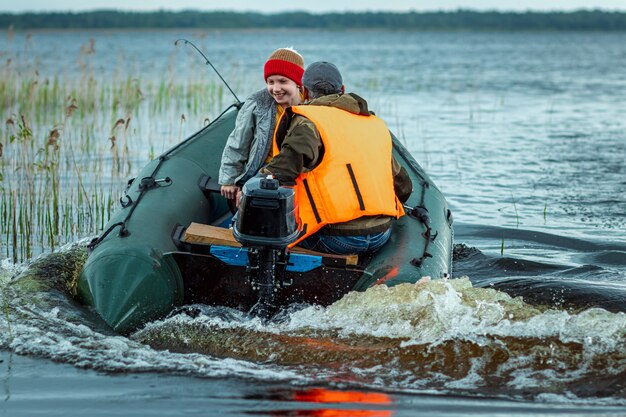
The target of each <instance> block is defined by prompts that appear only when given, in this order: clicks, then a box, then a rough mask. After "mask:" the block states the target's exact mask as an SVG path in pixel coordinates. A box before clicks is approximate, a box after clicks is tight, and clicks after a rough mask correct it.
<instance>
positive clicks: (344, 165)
mask: <svg viewBox="0 0 626 417" xmlns="http://www.w3.org/2000/svg"><path fill="white" fill-rule="evenodd" d="M291 111H292V112H293V113H296V114H300V115H302V116H304V117H306V118H307V119H309V120H310V121H311V122H313V124H314V125H315V127H316V128H317V130H318V131H319V133H320V136H321V138H322V143H323V144H324V154H323V157H322V160H321V162H320V163H319V164H318V165H317V166H316V167H315V168H314V169H313V170H311V171H309V172H305V173H301V174H300V175H299V176H298V177H297V178H296V185H295V194H296V203H297V205H298V213H299V221H300V225H301V226H302V228H303V230H304V232H303V234H302V235H301V236H300V237H299V239H298V240H297V241H296V242H294V243H293V244H292V245H290V246H294V245H296V244H297V243H298V242H300V241H302V240H303V239H306V238H307V237H309V236H311V235H312V234H314V233H315V232H317V231H318V230H319V229H321V228H322V227H324V226H325V225H327V224H335V223H343V222H347V221H350V220H354V219H357V218H359V217H362V216H378V215H386V216H391V217H395V218H399V217H401V216H402V215H403V214H404V209H403V207H402V203H401V202H400V201H399V200H398V198H397V197H396V194H395V191H394V187H393V174H392V164H391V161H392V140H391V134H390V133H389V129H388V128H387V125H385V122H383V121H382V120H381V119H380V118H378V117H376V116H374V115H370V116H365V115H357V114H353V113H350V112H347V111H345V110H341V109H338V108H335V107H329V106H313V105H305V106H293V107H291ZM283 117H285V115H283ZM280 125H281V123H278V124H277V129H276V131H275V132H274V141H273V142H274V143H273V146H274V154H275V155H276V154H278V150H279V149H280V145H281V144H282V139H284V138H278V137H277V135H276V132H277V131H278V126H280Z"/></svg>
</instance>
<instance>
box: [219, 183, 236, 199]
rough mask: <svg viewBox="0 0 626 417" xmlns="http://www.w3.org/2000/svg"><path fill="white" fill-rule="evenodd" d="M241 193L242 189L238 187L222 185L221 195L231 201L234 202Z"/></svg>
mask: <svg viewBox="0 0 626 417" xmlns="http://www.w3.org/2000/svg"><path fill="white" fill-rule="evenodd" d="M239 191H240V188H239V187H238V186H236V185H222V188H221V189H220V194H222V196H224V197H226V198H227V199H229V200H234V199H236V198H237V193H238V192H239Z"/></svg>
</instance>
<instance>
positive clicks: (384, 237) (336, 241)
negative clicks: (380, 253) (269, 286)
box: [298, 228, 391, 255]
mask: <svg viewBox="0 0 626 417" xmlns="http://www.w3.org/2000/svg"><path fill="white" fill-rule="evenodd" d="M390 236H391V228H389V229H387V230H386V231H384V232H380V233H374V234H371V235H363V236H335V235H322V234H319V233H316V234H314V235H313V236H310V237H308V238H306V239H305V240H303V241H302V242H300V244H299V245H298V246H300V247H302V248H304V249H309V250H315V251H318V252H326V253H334V254H337V255H350V254H357V255H358V254H362V253H365V252H376V251H377V250H379V249H380V248H382V247H383V245H384V244H385V243H387V241H388V240H389V237H390Z"/></svg>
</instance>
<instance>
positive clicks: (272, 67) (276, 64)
mask: <svg viewBox="0 0 626 417" xmlns="http://www.w3.org/2000/svg"><path fill="white" fill-rule="evenodd" d="M303 73H304V59H302V55H300V54H299V53H298V52H296V51H295V50H294V49H292V48H280V49H277V50H275V51H274V52H272V55H270V57H269V58H268V59H267V62H266V63H265V67H264V68H263V78H264V79H265V80H267V77H269V76H270V75H282V76H284V77H287V78H289V79H290V80H293V81H294V82H295V83H296V84H298V86H301V85H302V74H303Z"/></svg>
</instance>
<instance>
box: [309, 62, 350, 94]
mask: <svg viewBox="0 0 626 417" xmlns="http://www.w3.org/2000/svg"><path fill="white" fill-rule="evenodd" d="M302 85H303V86H304V87H306V89H307V90H309V91H313V92H316V93H321V94H324V95H327V94H336V93H339V92H341V87H342V86H343V80H342V79H341V73H340V72H339V70H338V69H337V67H336V66H334V65H333V64H331V63H330V62H325V61H318V62H314V63H312V64H311V65H309V66H308V67H307V68H306V70H305V71H304V74H303V75H302Z"/></svg>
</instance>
